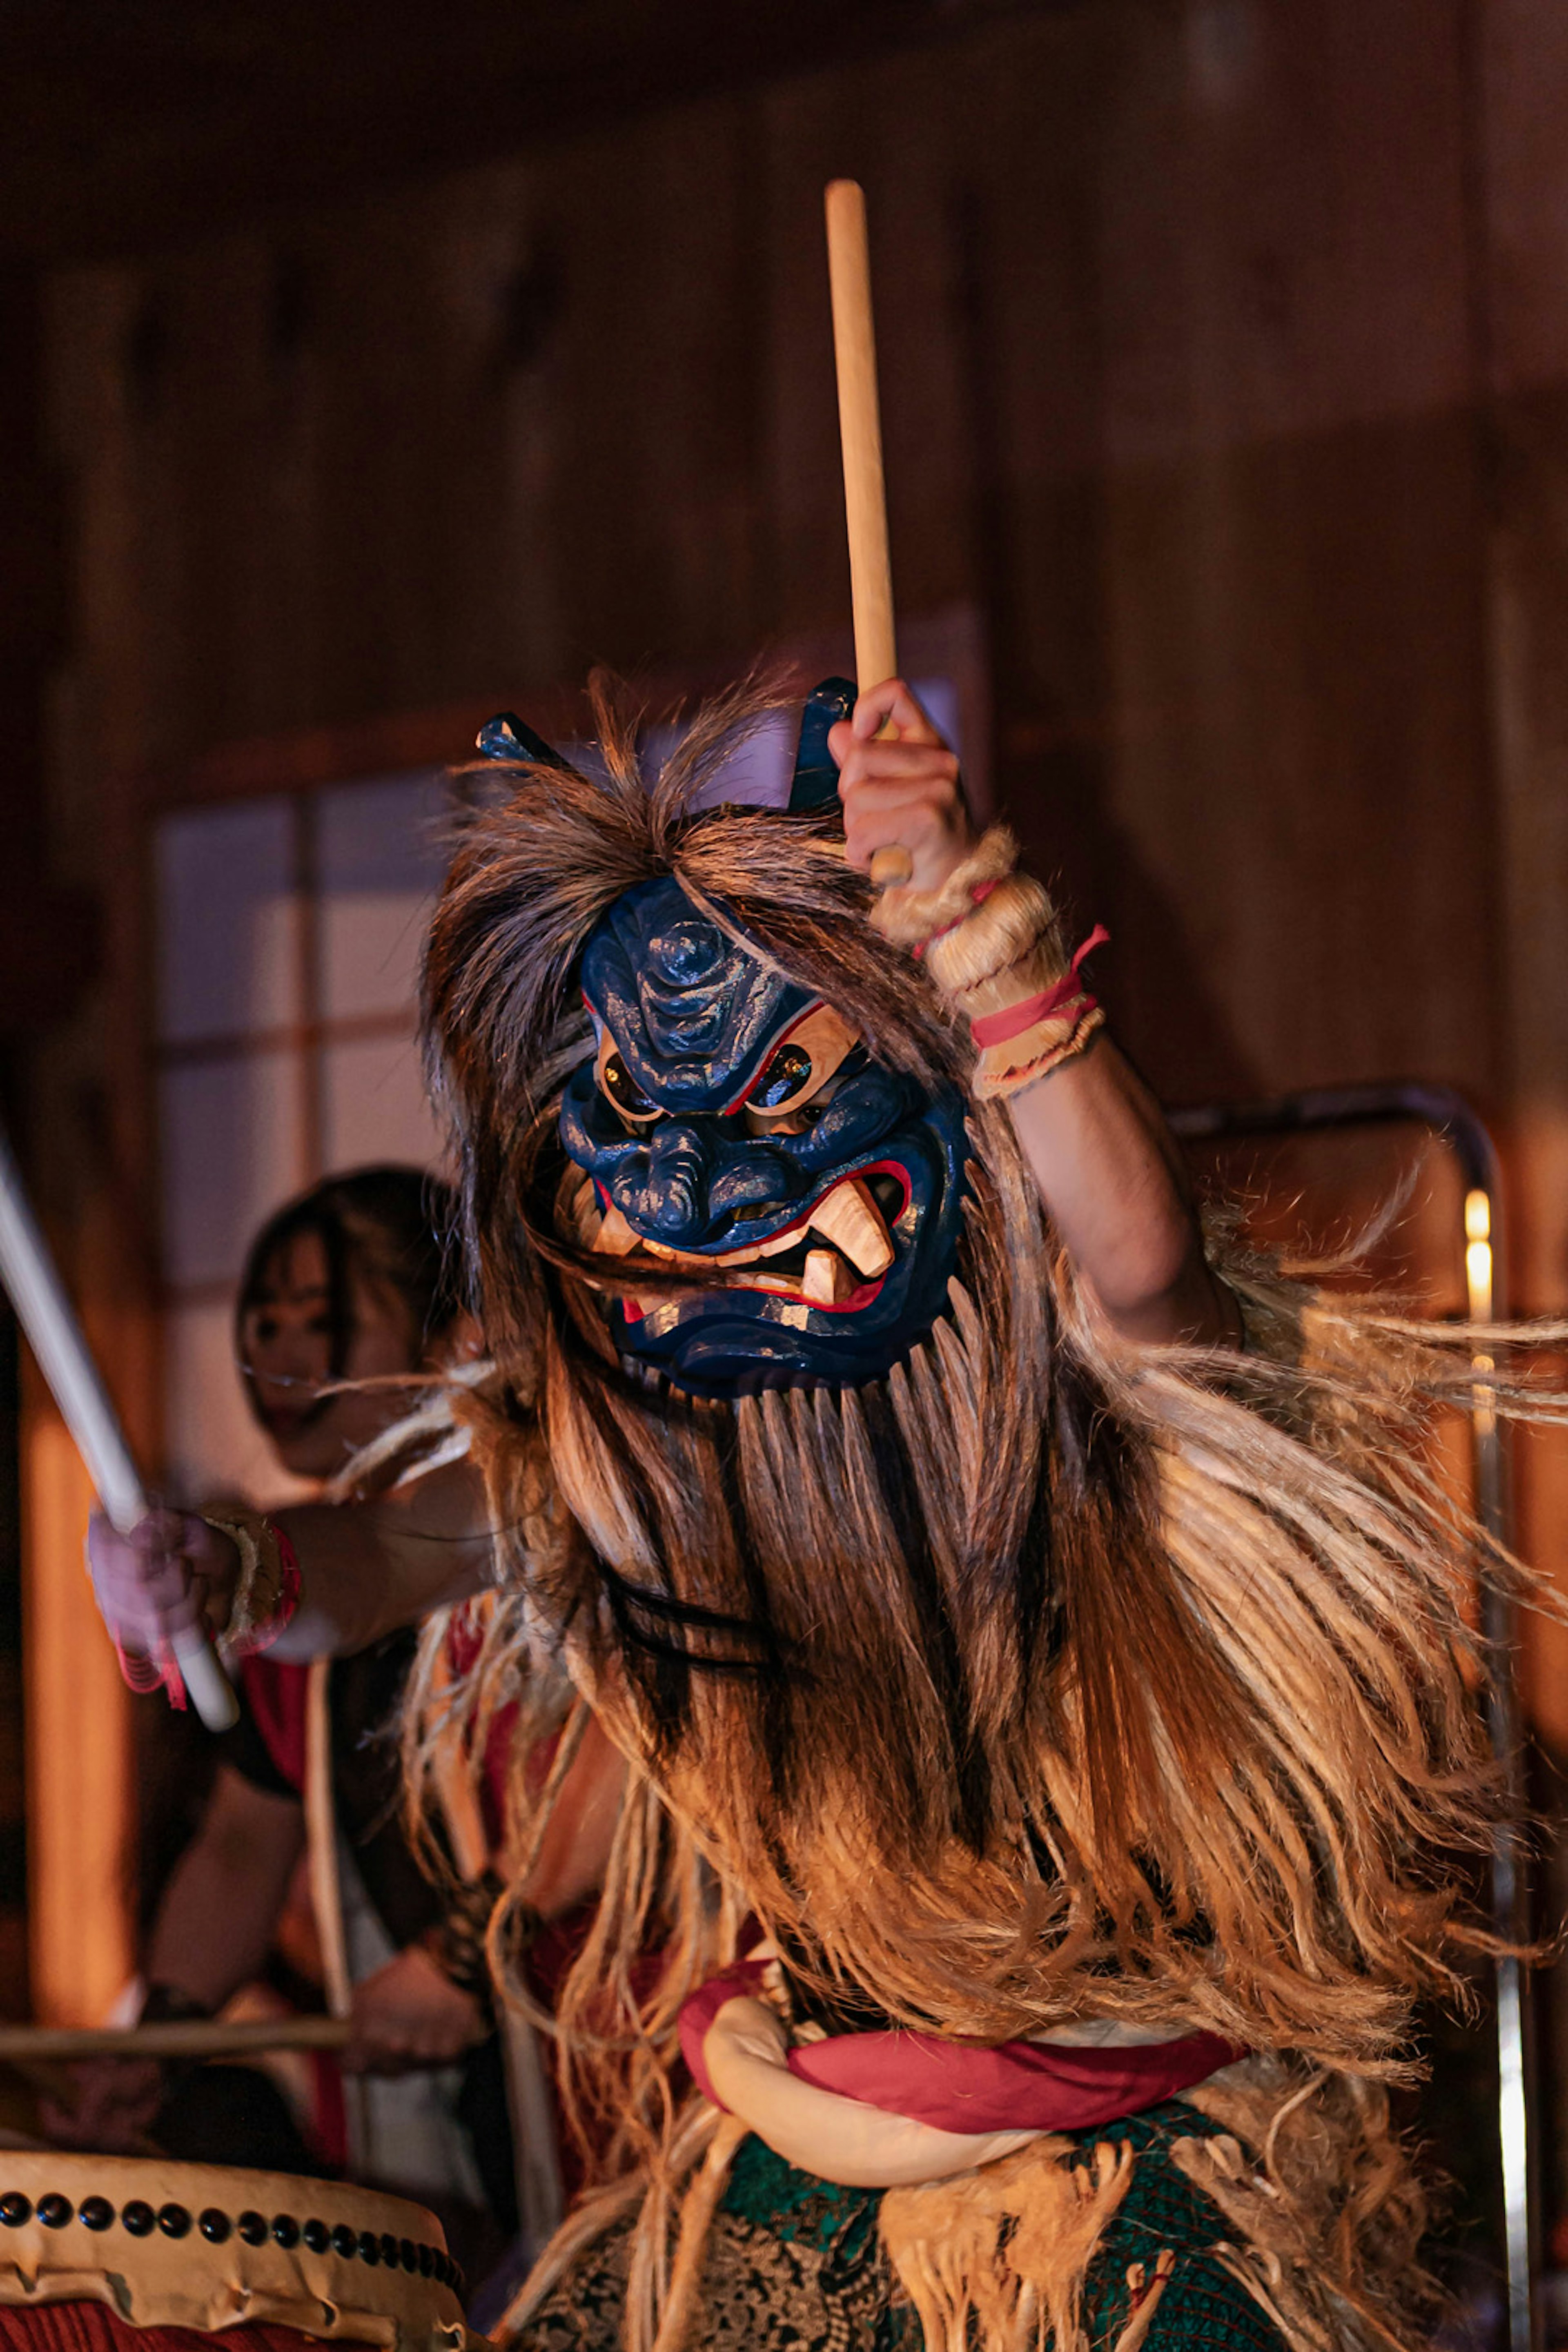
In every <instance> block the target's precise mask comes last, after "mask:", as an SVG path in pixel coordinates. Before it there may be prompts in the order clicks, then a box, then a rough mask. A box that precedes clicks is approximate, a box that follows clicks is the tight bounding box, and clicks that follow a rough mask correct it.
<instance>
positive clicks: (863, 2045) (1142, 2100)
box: [680, 1960, 1247, 2132]
mask: <svg viewBox="0 0 1568 2352" xmlns="http://www.w3.org/2000/svg"><path fill="white" fill-rule="evenodd" d="M764 1966H765V1963H764V1962H762V1961H758V1960H742V1961H740V1962H738V1963H737V1965H736V1966H735V1967H734V1968H732V1969H728V1970H726V1972H725V1974H724V1975H723V1976H721V1977H715V1978H714V1979H712V1981H711V1982H710V1983H709V1984H705V1985H704V1986H703V1987H702V1989H701V1990H700V1992H695V1993H693V1994H692V1996H691V1998H690V2000H689V2001H687V2003H686V2004H685V2006H684V2007H683V2009H682V2010H681V2012H680V2047H681V2051H682V2053H683V2054H684V2056H685V2059H686V2063H687V2065H688V2066H689V2068H690V2070H691V2074H692V2079H693V2080H694V2082H695V2083H696V2084H697V2086H698V2088H699V2090H700V2091H701V2093H702V2095H703V2096H704V2097H705V2098H708V2099H710V2100H712V2102H713V2105H715V2106H721V2105H723V2102H722V2100H721V2099H717V2098H714V2096H713V2086H712V2084H711V2082H710V2079H709V2075H708V2068H707V2065H706V2063H705V2062H704V2059H703V2055H702V2043H703V2041H704V2040H705V2038H706V2036H707V2033H708V2030H709V2028H710V2025H711V2024H712V2022H713V2021H714V2019H715V2018H716V2017H717V2016H718V2014H719V2011H721V2009H722V2008H723V2006H724V2004H725V2002H726V2001H729V2000H743V1999H745V1998H746V1997H747V1996H751V1997H752V1998H755V1996H756V1995H757V1994H758V1993H759V1991H760V1990H761V1985H762V1979H763V1968H764ZM1246 2054H1247V2053H1246V2052H1245V2050H1244V2049H1243V2048H1242V2047H1241V2046H1240V2044H1239V2043H1237V2042H1226V2040H1224V2039H1223V2037H1222V2036H1221V2035H1219V2034H1217V2033H1186V2034H1184V2035H1182V2037H1181V2038H1180V2039H1179V2040H1178V2041H1175V2042H1115V2043H1100V2044H1094V2045H1089V2044H1078V2043H1072V2042H997V2043H996V2044H994V2046H992V2047H986V2046H984V2045H983V2044H981V2043H978V2042H949V2041H946V2040H944V2039H943V2037H942V2035H941V2034H938V2033H910V2032H905V2031H904V2029H903V2028H902V2027H894V2028H890V2029H889V2030H888V2031H886V2032H874V2033H836V2034H830V2035H829V2036H828V2037H827V2039H826V2041H823V2042H802V2043H801V2044H800V2046H799V2047H798V2048H796V2049H794V2050H792V2051H791V2052H790V2053H789V2070H790V2073H791V2074H798V2075H799V2077H800V2079H801V2081H802V2082H803V2083H811V2084H815V2086H816V2089H817V2090H819V2091H835V2092H837V2094H838V2095H839V2097H840V2098H846V2099H859V2100H862V2101H863V2102H864V2103H865V2105H868V2106H872V2107H881V2108H883V2109H884V2110H885V2111H886V2112H887V2113H888V2114H889V2115H895V2116H910V2117H911V2118H912V2120H913V2121H914V2122H916V2123H921V2124H931V2125H933V2126H935V2127H936V2129H937V2130H939V2131H951V2132H994V2131H1089V2130H1092V2129H1093V2127H1094V2126H1095V2125H1096V2124H1109V2123H1115V2122H1116V2121H1117V2120H1118V2119H1119V2117H1121V2116H1135V2115H1137V2114H1139V2113H1140V2111H1141V2110H1142V2108H1144V2107H1152V2106H1157V2105H1159V2104H1160V2102H1161V2100H1162V2099H1172V2098H1174V2097H1175V2096H1176V2095H1177V2094H1178V2093H1179V2092H1182V2091H1190V2090H1191V2089H1193V2087H1194V2084H1198V2083H1202V2082H1205V2081H1206V2080H1207V2078H1208V2076H1209V2075H1210V2074H1217V2073H1218V2071H1219V2069H1220V2068H1221V2067H1222V2066H1230V2065H1233V2064H1234V2063H1235V2062H1236V2061H1237V2059H1238V2058H1243V2057H1245V2056H1246Z"/></svg>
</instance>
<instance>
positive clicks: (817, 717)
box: [789, 677, 855, 814]
mask: <svg viewBox="0 0 1568 2352" xmlns="http://www.w3.org/2000/svg"><path fill="white" fill-rule="evenodd" d="M854 708H855V688H854V687H853V686H852V685H851V684H850V682H849V680H848V679H847V677H825V678H824V679H823V681H822V684H821V685H820V686H818V687H814V688H813V689H812V691H811V692H810V693H809V694H808V695H807V696H806V698H805V709H803V710H802V712H801V714H800V746H799V749H798V750H797V751H796V752H795V781H794V782H793V783H792V784H791V786H790V793H789V805H790V809H791V812H792V814H795V813H798V812H799V811H800V810H802V809H820V808H826V807H827V806H828V804H829V803H832V804H833V805H834V806H835V807H837V803H838V769H837V763H836V761H835V760H834V757H833V754H832V752H831V751H829V750H828V748H827V732H828V730H829V728H831V727H837V724H838V722H839V720H840V719H847V718H848V716H849V713H850V712H851V711H852V710H853V709H854Z"/></svg>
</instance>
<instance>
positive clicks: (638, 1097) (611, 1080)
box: [599, 1045, 658, 1118]
mask: <svg viewBox="0 0 1568 2352" xmlns="http://www.w3.org/2000/svg"><path fill="white" fill-rule="evenodd" d="M599 1085H600V1087H601V1088H602V1089H603V1091H604V1092H605V1095H607V1096H608V1097H609V1099H610V1101H611V1102H613V1103H614V1104H615V1106H616V1109H617V1110H618V1111H620V1112H621V1113H622V1115H623V1116H624V1117H625V1118H658V1104H657V1103H652V1102H649V1100H648V1098H647V1095H645V1094H644V1092H643V1090H642V1088H641V1087H639V1086H638V1084H637V1080H636V1079H635V1078H634V1077H633V1076H632V1074H631V1072H630V1071H629V1070H628V1069H627V1067H626V1064H625V1063H624V1062H623V1061H622V1059H621V1057H620V1055H619V1054H618V1053H617V1052H616V1048H615V1047H614V1046H613V1045H610V1046H609V1048H608V1051H601V1053H600V1055H599Z"/></svg>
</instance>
